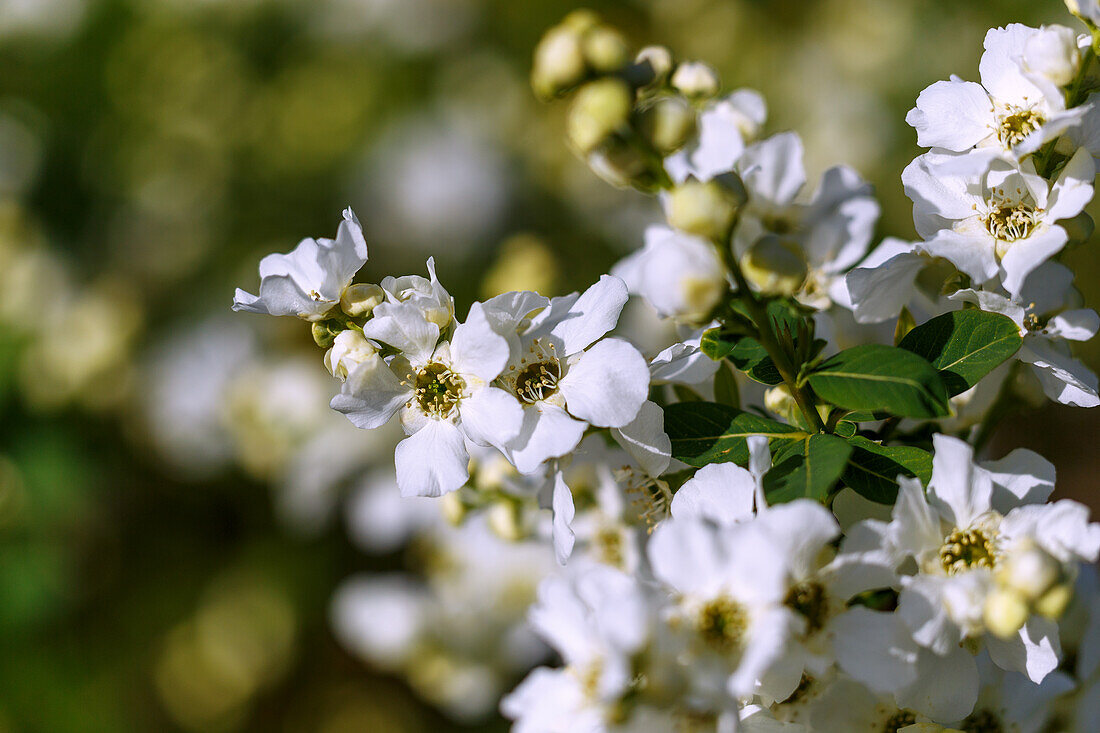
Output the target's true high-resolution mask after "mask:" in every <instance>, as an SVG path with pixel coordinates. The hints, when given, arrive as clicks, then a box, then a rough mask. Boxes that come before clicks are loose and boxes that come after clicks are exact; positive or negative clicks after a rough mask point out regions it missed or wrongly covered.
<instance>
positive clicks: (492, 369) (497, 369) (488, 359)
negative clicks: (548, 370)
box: [451, 303, 510, 382]
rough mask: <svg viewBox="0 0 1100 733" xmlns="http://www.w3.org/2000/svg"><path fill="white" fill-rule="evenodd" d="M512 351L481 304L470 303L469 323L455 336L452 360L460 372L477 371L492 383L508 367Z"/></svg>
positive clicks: (456, 329)
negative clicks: (495, 329)
mask: <svg viewBox="0 0 1100 733" xmlns="http://www.w3.org/2000/svg"><path fill="white" fill-rule="evenodd" d="M509 353H510V350H509V348H508V342H507V341H506V340H505V339H504V337H503V336H501V335H500V334H498V333H496V332H495V331H493V329H492V327H491V326H490V325H489V321H488V319H487V318H486V317H485V312H484V311H483V310H482V306H481V304H480V303H474V304H473V305H472V306H470V313H469V315H467V317H466V322H465V323H463V324H460V325H459V326H458V327H456V328H455V332H454V336H452V337H451V361H452V363H453V364H454V367H455V369H456V370H457V371H458V372H459V373H460V374H473V375H475V376H477V377H479V378H480V379H483V380H484V381H486V382H490V381H492V380H494V379H496V378H497V376H498V375H499V374H500V373H501V371H503V370H504V367H505V365H506V364H507V363H508V356H509Z"/></svg>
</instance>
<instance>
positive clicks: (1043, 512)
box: [887, 435, 1100, 682]
mask: <svg viewBox="0 0 1100 733" xmlns="http://www.w3.org/2000/svg"><path fill="white" fill-rule="evenodd" d="M933 445H934V448H935V455H934V458H933V470H932V480H931V482H930V483H929V487H928V496H927V498H925V495H924V491H923V490H922V488H921V485H920V482H919V481H917V480H916V479H908V478H905V477H901V478H900V480H899V483H900V486H901V490H900V492H899V494H898V500H897V504H896V506H895V507H894V513H893V520H892V521H891V523H890V525H889V528H888V530H887V537H888V541H889V545H890V547H891V549H892V551H893V552H895V553H896V554H897V558H896V561H897V563H898V564H899V565H900V564H901V563H902V562H903V561H904V560H905V558H912V559H913V561H915V563H916V568H917V574H916V575H913V576H907V577H904V578H902V584H903V590H902V592H901V596H900V600H899V606H898V611H897V613H898V614H899V616H900V618H902V619H903V620H904V621H905V622H906V624H907V625H908V626H909V627H910V628H911V629H912V631H913V638H914V639H915V640H916V641H917V643H919V644H920V645H922V646H925V647H928V648H929V649H931V650H932V651H934V652H935V653H936V654H939V655H944V654H947V653H948V652H949V651H950V650H951V649H953V648H956V647H957V646H958V644H959V643H960V642H961V641H962V640H963V639H965V638H976V639H983V640H984V641H985V645H986V648H987V649H988V650H989V653H990V655H991V656H992V658H993V660H994V662H995V663H996V664H997V665H998V666H1000V667H1001V668H1003V669H1007V670H1011V671H1017V672H1021V673H1025V674H1027V675H1028V677H1029V678H1030V679H1031V680H1033V681H1034V682H1040V681H1042V679H1043V678H1044V677H1045V676H1046V675H1047V674H1049V673H1050V672H1051V671H1053V669H1054V668H1055V667H1057V665H1058V656H1059V653H1060V650H1059V646H1058V627H1057V625H1056V624H1055V623H1054V622H1052V621H1051V620H1049V619H1047V618H1043V617H1041V616H1039V615H1031V616H1029V617H1025V619H1024V623H1023V626H1022V628H1020V630H1019V633H1018V634H1017V635H1015V636H1014V637H1012V638H1006V639H1002V638H998V637H997V636H994V635H992V634H988V633H986V624H985V620H984V617H983V612H984V611H985V610H986V608H985V606H986V599H987V597H988V596H989V595H990V593H991V592H992V591H993V589H994V583H995V571H997V572H999V570H1000V568H1001V567H1002V566H1004V565H1005V564H1006V563H1008V562H1009V560H1010V558H1011V557H1012V555H1013V553H1015V552H1017V551H1018V550H1020V549H1024V548H1030V547H1035V546H1037V547H1040V548H1042V549H1043V550H1044V552H1046V553H1049V554H1050V555H1051V556H1053V557H1054V558H1055V559H1056V560H1057V561H1059V562H1062V563H1065V564H1066V565H1067V569H1066V572H1067V574H1069V573H1072V566H1073V564H1074V563H1077V562H1081V561H1083V560H1089V561H1091V559H1093V558H1095V557H1096V556H1097V553H1098V552H1100V526H1097V525H1088V524H1087V510H1085V509H1084V507H1081V506H1080V505H1078V504H1076V503H1075V502H1072V501H1069V500H1063V501H1059V502H1055V503H1053V504H1046V505H1044V504H1041V502H1043V501H1045V500H1046V498H1047V497H1048V496H1049V495H1050V492H1051V491H1052V489H1053V481H1054V468H1053V466H1051V465H1050V464H1049V463H1047V462H1046V461H1045V460H1043V459H1042V458H1040V457H1039V456H1038V455H1036V454H1034V453H1031V452H1030V451H1025V450H1022V449H1021V450H1017V451H1014V452H1013V453H1011V454H1009V455H1008V456H1007V457H1005V458H1004V459H1002V460H1000V461H995V462H991V463H987V464H984V466H978V465H975V464H974V462H973V451H972V449H971V447H970V446H969V445H967V444H966V443H964V442H962V441H960V440H957V439H954V438H948V437H946V436H943V435H936V436H934V438H933Z"/></svg>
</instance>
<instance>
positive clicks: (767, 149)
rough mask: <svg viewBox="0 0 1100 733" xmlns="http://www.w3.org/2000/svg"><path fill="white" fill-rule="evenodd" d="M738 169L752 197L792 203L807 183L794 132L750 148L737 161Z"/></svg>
mask: <svg viewBox="0 0 1100 733" xmlns="http://www.w3.org/2000/svg"><path fill="white" fill-rule="evenodd" d="M737 170H738V172H739V173H740V174H741V178H742V179H743V180H744V182H745V187H746V188H747V189H748V190H749V192H750V196H751V197H757V198H761V199H763V200H764V201H767V202H768V203H772V204H778V205H781V206H782V205H787V204H791V203H793V202H794V199H795V197H796V196H797V195H798V192H799V191H800V190H801V189H802V187H803V186H804V185H805V184H806V169H805V167H804V166H803V164H802V140H801V138H799V136H798V134H797V133H794V132H781V133H778V134H776V135H772V136H771V137H769V138H768V139H766V140H762V141H761V142H758V143H756V144H755V145H750V146H749V147H748V148H747V149H746V150H745V152H744V153H742V154H741V158H740V159H739V160H738V161H737Z"/></svg>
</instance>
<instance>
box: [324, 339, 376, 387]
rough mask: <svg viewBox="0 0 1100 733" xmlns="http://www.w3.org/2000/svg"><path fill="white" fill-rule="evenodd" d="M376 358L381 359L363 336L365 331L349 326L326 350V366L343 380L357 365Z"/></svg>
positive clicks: (332, 373)
mask: <svg viewBox="0 0 1100 733" xmlns="http://www.w3.org/2000/svg"><path fill="white" fill-rule="evenodd" d="M375 359H379V356H378V351H377V350H376V349H375V348H374V346H373V345H372V344H371V342H370V341H367V339H366V337H365V336H363V332H362V331H360V330H358V329H355V328H349V329H348V330H346V331H341V332H340V333H339V334H338V335H337V336H336V338H335V339H334V340H333V343H332V348H330V349H329V350H328V351H326V352H325V368H326V369H328V371H329V374H331V375H332V376H334V377H336V378H337V379H339V380H340V381H341V382H343V381H344V380H346V379H347V378H348V374H350V373H351V372H353V371H354V370H355V368H356V367H357V366H359V365H360V364H362V363H363V362H365V361H368V360H375Z"/></svg>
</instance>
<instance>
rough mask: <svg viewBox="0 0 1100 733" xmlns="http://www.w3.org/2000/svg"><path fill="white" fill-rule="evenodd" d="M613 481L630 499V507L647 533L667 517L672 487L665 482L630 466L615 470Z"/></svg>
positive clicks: (670, 503)
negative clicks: (621, 487) (643, 524)
mask: <svg viewBox="0 0 1100 733" xmlns="http://www.w3.org/2000/svg"><path fill="white" fill-rule="evenodd" d="M615 480H616V481H617V482H618V483H619V484H621V485H622V486H623V491H624V492H625V493H626V495H627V496H628V497H630V505H631V507H633V509H634V511H635V513H636V514H637V517H638V519H639V520H641V521H642V522H644V523H645V525H646V529H647V530H648V531H649V532H652V531H653V529H654V527H656V526H657V523H658V522H660V521H661V520H662V519H665V518H666V517H668V513H669V507H670V506H671V505H672V487H670V486H669V485H668V482H667V481H662V480H661V479H659V478H653V477H652V476H650V475H649V474H647V473H645V472H644V471H639V470H637V469H635V468H632V467H631V466H623V467H622V468H619V469H616V470H615Z"/></svg>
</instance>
